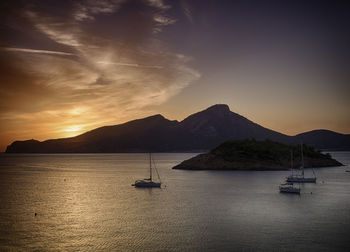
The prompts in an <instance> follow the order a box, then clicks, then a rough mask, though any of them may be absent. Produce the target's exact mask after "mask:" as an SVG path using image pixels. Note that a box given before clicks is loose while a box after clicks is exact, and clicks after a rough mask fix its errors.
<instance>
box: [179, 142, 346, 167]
mask: <svg viewBox="0 0 350 252" xmlns="http://www.w3.org/2000/svg"><path fill="white" fill-rule="evenodd" d="M300 150H301V148H300V146H299V145H286V144H282V143H278V142H274V141H271V140H268V139H267V140H265V141H257V140H255V139H246V140H235V141H227V142H224V143H223V144H221V145H219V146H218V147H216V148H214V149H213V150H211V151H210V152H208V153H205V154H199V155H198V156H195V157H193V158H191V159H188V160H185V161H183V162H182V163H180V164H179V165H176V166H175V167H173V169H183V170H288V169H290V168H291V152H292V153H293V168H299V167H300V166H301V151H300ZM303 155H304V166H305V168H308V167H310V168H311V167H315V168H316V167H331V166H342V164H341V163H340V162H338V161H337V160H335V159H333V158H332V157H331V155H330V154H328V153H327V154H323V153H321V151H319V150H316V149H315V148H313V147H311V146H307V145H305V144H304V145H303Z"/></svg>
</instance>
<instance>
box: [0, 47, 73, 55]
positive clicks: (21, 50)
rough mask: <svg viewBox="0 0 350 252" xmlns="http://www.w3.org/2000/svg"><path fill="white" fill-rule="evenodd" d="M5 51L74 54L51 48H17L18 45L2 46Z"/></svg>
mask: <svg viewBox="0 0 350 252" xmlns="http://www.w3.org/2000/svg"><path fill="white" fill-rule="evenodd" d="M2 49H3V50H5V51H10V52H11V51H12V52H25V53H43V54H57V55H74V54H72V53H67V52H57V51H49V50H37V49H29V48H16V47H4V48H2Z"/></svg>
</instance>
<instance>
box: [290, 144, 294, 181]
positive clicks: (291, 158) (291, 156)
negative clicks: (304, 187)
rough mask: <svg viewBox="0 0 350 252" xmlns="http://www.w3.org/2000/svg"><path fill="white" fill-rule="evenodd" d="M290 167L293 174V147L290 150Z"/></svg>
mask: <svg viewBox="0 0 350 252" xmlns="http://www.w3.org/2000/svg"><path fill="white" fill-rule="evenodd" d="M290 168H291V169H292V176H293V149H291V150H290Z"/></svg>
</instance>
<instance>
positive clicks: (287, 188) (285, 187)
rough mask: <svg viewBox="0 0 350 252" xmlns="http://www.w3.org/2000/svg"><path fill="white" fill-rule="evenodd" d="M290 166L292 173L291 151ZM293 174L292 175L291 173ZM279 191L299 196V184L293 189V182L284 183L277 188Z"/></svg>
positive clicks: (291, 153)
mask: <svg viewBox="0 0 350 252" xmlns="http://www.w3.org/2000/svg"><path fill="white" fill-rule="evenodd" d="M290 166H291V168H292V172H293V151H292V150H291V151H290ZM292 174H293V173H292ZM279 190H280V192H281V193H296V194H300V184H299V187H294V185H293V182H286V183H284V184H281V185H280V186H279Z"/></svg>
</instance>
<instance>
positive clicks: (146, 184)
mask: <svg viewBox="0 0 350 252" xmlns="http://www.w3.org/2000/svg"><path fill="white" fill-rule="evenodd" d="M133 186H135V187H139V188H153V187H156V188H160V186H161V183H157V182H153V181H136V182H135V184H133Z"/></svg>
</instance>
